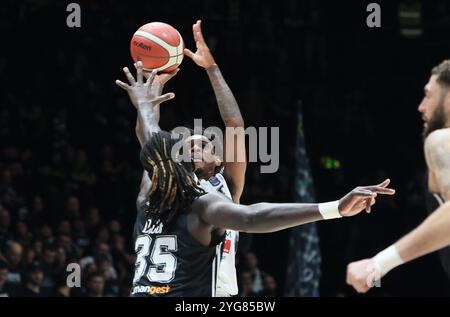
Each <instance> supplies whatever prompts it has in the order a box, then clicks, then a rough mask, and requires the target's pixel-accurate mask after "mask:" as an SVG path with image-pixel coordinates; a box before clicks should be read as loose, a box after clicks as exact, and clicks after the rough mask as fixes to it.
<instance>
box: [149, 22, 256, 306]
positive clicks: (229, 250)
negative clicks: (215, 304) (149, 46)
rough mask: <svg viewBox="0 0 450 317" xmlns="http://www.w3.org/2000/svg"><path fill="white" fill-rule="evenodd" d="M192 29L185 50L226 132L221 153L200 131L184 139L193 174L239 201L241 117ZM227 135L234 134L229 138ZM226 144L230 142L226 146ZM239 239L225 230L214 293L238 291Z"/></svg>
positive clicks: (242, 142)
mask: <svg viewBox="0 0 450 317" xmlns="http://www.w3.org/2000/svg"><path fill="white" fill-rule="evenodd" d="M192 31H193V36H194V40H195V45H196V51H195V53H193V52H192V51H190V50H189V49H185V50H184V52H185V54H186V56H188V57H189V58H191V59H192V60H193V61H194V62H195V64H197V65H198V66H200V67H202V68H204V69H205V71H206V73H207V75H208V77H209V79H210V82H211V85H212V87H213V90H214V94H215V97H216V101H217V105H218V108H219V112H220V115H221V118H222V120H223V123H224V125H225V128H228V131H229V133H224V144H223V157H222V156H219V155H217V154H216V153H215V152H214V151H204V149H203V145H204V144H207V143H210V141H211V140H209V139H208V138H207V137H205V136H203V135H199V134H193V135H192V136H191V137H189V138H188V139H187V140H186V142H188V143H190V146H191V154H192V159H193V161H194V165H195V174H196V175H197V177H198V178H199V180H200V186H201V187H202V188H203V189H204V190H206V191H207V192H209V191H215V192H217V193H219V194H221V195H224V196H225V197H227V198H229V199H230V200H232V201H234V202H235V203H239V201H240V198H241V195H242V192H243V189H244V183H245V171H246V166H247V163H246V147H245V134H244V119H243V117H242V115H241V112H240V110H239V106H238V103H237V102H236V99H235V97H234V95H233V93H232V91H231V89H230V88H229V86H228V84H227V83H226V81H225V79H224V78H223V76H222V73H221V71H220V69H219V66H218V65H217V64H216V62H215V60H214V57H213V56H212V54H211V51H210V50H209V47H208V45H207V44H206V42H205V40H204V38H203V34H202V30H201V21H200V20H198V21H197V22H196V23H195V24H193V26H192ZM149 74H150V73H149V72H145V71H144V76H145V77H147V78H148V76H149ZM173 74H176V72H175V73H172V75H173ZM170 77H171V76H170ZM170 77H167V75H165V74H160V75H157V78H161V79H157V81H158V85H159V82H161V80H163V81H164V83H165V82H166V81H167V80H168V79H169V78H170ZM158 111H159V109H158ZM158 117H159V116H158ZM141 138H142V137H141ZM229 138H233V140H232V142H230V140H229ZM229 144H232V146H229V148H227V145H229ZM229 151H231V152H232V153H233V156H232V157H231V159H227V153H228V152H229ZM238 239H239V233H238V232H237V231H234V230H227V232H226V235H225V239H224V241H223V242H222V243H221V244H220V246H219V247H218V252H217V259H216V260H215V263H214V265H217V269H218V278H217V284H216V289H217V292H216V294H215V296H219V297H229V296H234V295H237V294H238V284H237V274H236V266H235V255H236V252H237V245H238Z"/></svg>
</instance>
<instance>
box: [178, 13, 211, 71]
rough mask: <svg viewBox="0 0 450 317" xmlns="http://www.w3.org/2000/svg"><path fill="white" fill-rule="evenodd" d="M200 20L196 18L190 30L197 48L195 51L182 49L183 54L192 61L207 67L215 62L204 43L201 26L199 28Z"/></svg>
mask: <svg viewBox="0 0 450 317" xmlns="http://www.w3.org/2000/svg"><path fill="white" fill-rule="evenodd" d="M201 23H202V21H200V20H198V21H197V22H196V23H195V24H194V25H193V26H192V31H193V32H194V40H195V46H196V47H197V50H196V51H195V53H193V52H192V51H191V50H189V49H187V48H186V49H184V54H185V55H186V56H188V57H189V58H190V59H192V60H193V61H194V63H195V64H197V65H198V66H200V67H203V68H209V67H211V66H213V65H214V64H215V63H216V62H215V61H214V58H213V56H212V54H211V52H210V51H209V47H208V45H206V42H205V39H204V38H203V34H202V28H201Z"/></svg>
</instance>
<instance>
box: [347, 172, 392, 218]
mask: <svg viewBox="0 0 450 317" xmlns="http://www.w3.org/2000/svg"><path fill="white" fill-rule="evenodd" d="M390 182H391V181H390V180H389V179H386V180H385V181H384V182H382V183H380V184H378V185H373V186H360V187H356V188H355V189H354V190H352V191H351V192H350V193H348V194H347V195H345V196H344V197H343V198H341V199H340V200H339V213H340V214H341V216H343V217H350V216H354V215H356V214H358V213H360V212H361V211H362V210H364V209H365V210H366V211H367V213H370V207H371V206H372V205H373V204H375V198H376V197H377V195H378V194H381V195H394V194H395V190H394V189H391V188H387V186H388V185H389V183H390Z"/></svg>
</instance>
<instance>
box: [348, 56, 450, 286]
mask: <svg viewBox="0 0 450 317" xmlns="http://www.w3.org/2000/svg"><path fill="white" fill-rule="evenodd" d="M418 110H419V112H420V113H421V114H422V118H423V120H424V137H425V145H424V150H425V159H426V163H427V167H428V190H429V191H430V192H431V193H434V194H437V195H439V196H441V197H442V198H441V199H440V201H441V206H440V207H439V208H437V209H436V211H434V212H433V213H432V214H431V215H430V216H429V217H428V218H427V219H425V221H424V222H423V223H422V224H420V225H419V226H418V227H417V228H416V229H414V230H413V231H411V232H410V233H409V234H407V235H406V236H404V237H403V238H401V239H400V240H399V241H397V242H396V243H394V244H393V245H391V246H389V247H388V248H386V249H385V250H383V251H381V252H380V253H378V254H377V255H376V256H374V257H373V258H371V259H364V260H361V261H357V262H353V263H350V264H349V265H348V267H347V283H348V284H349V285H352V286H353V287H354V288H355V290H356V291H358V292H359V293H365V292H367V291H368V290H369V289H370V288H371V287H373V286H374V285H375V282H377V281H379V280H380V279H381V278H382V277H383V276H384V275H386V274H387V273H388V272H389V271H390V270H392V269H393V268H395V267H397V266H399V265H401V264H404V263H406V262H409V261H412V260H414V259H416V258H418V257H421V256H423V255H425V254H428V253H430V252H433V251H436V250H438V249H441V248H443V247H445V246H448V245H449V244H450V230H449V228H450V60H446V61H444V62H442V63H441V64H439V65H438V66H436V67H434V68H433V70H432V72H431V77H430V79H429V81H428V83H427V84H426V86H425V96H424V98H423V100H422V102H421V103H420V105H419V108H418ZM446 269H447V270H448V268H446Z"/></svg>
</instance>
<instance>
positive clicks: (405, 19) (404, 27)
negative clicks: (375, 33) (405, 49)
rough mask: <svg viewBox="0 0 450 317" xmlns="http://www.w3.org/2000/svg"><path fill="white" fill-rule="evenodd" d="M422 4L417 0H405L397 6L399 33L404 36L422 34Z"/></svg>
mask: <svg viewBox="0 0 450 317" xmlns="http://www.w3.org/2000/svg"><path fill="white" fill-rule="evenodd" d="M421 9H422V5H421V3H420V1H418V0H405V1H402V2H400V4H399V7H398V17H399V28H400V34H401V35H403V36H404V37H409V38H413V37H418V36H421V35H422V34H423V27H422V11H421Z"/></svg>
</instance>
